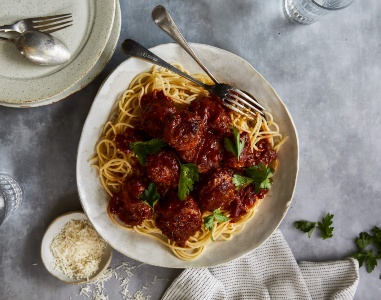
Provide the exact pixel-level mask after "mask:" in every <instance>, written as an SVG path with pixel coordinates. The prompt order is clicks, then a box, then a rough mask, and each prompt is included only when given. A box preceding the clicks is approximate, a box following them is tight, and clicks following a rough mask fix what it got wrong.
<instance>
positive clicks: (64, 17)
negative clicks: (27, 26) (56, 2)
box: [29, 14, 73, 33]
mask: <svg viewBox="0 0 381 300" xmlns="http://www.w3.org/2000/svg"><path fill="white" fill-rule="evenodd" d="M71 17H72V15H71V14H61V15H54V16H46V17H37V18H30V19H29V20H30V21H31V22H32V24H33V27H34V28H35V29H36V30H39V31H43V32H45V33H52V32H55V31H57V30H61V29H64V28H66V27H69V26H71V25H73V23H72V22H73V20H72V19H71Z"/></svg>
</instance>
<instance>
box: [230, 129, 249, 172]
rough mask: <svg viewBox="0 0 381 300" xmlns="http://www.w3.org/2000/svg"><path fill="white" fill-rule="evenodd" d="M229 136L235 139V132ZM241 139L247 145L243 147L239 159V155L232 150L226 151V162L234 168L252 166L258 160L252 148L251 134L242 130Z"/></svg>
mask: <svg viewBox="0 0 381 300" xmlns="http://www.w3.org/2000/svg"><path fill="white" fill-rule="evenodd" d="M229 138H230V140H233V134H231V135H230V136H229ZM240 141H241V142H244V143H245V145H244V147H243V149H242V152H241V155H240V157H239V160H238V158H237V156H235V155H234V154H233V153H231V152H230V151H228V150H226V151H225V157H224V163H225V164H226V165H227V166H228V167H230V168H233V169H239V168H247V167H251V166H252V165H254V164H255V162H256V159H255V156H254V153H253V151H252V150H251V144H250V139H249V134H248V133H247V132H241V134H240Z"/></svg>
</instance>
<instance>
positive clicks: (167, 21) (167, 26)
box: [152, 5, 219, 84]
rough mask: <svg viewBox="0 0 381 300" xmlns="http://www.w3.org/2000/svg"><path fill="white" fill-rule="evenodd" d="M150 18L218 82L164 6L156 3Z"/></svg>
mask: <svg viewBox="0 0 381 300" xmlns="http://www.w3.org/2000/svg"><path fill="white" fill-rule="evenodd" d="M152 20H153V21H154V22H155V24H156V25H157V26H159V28H160V29H161V30H163V31H164V32H165V33H166V34H168V35H169V36H170V37H171V38H172V39H174V40H175V41H176V42H177V43H178V44H179V45H180V46H181V47H182V48H183V49H184V50H185V51H186V52H187V53H188V54H189V55H190V56H191V57H192V58H193V59H194V60H195V61H196V62H197V63H198V64H199V65H200V67H201V68H202V69H203V70H204V71H205V72H206V73H207V74H208V76H209V77H210V78H211V79H212V80H213V81H214V83H216V84H218V83H219V82H218V81H217V79H216V78H214V76H213V75H212V73H210V71H209V70H208V69H207V68H206V67H205V65H204V64H203V63H202V62H201V60H200V59H199V58H198V56H197V55H196V53H194V52H193V50H192V49H191V47H190V46H189V44H188V43H187V41H186V40H185V38H184V36H183V35H182V34H181V32H180V30H179V29H178V28H177V26H176V24H175V22H174V21H173V19H172V18H171V16H170V14H169V13H168V11H167V10H166V9H165V7H164V6H162V5H158V6H156V7H155V8H154V9H153V11H152Z"/></svg>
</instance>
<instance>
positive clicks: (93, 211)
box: [77, 44, 299, 268]
mask: <svg viewBox="0 0 381 300" xmlns="http://www.w3.org/2000/svg"><path fill="white" fill-rule="evenodd" d="M192 47H193V49H194V50H195V52H196V53H197V54H198V55H199V56H200V58H201V60H202V61H207V62H208V67H209V68H210V70H211V71H212V73H213V74H215V76H216V77H217V79H218V80H220V81H221V82H228V83H231V84H232V85H236V86H239V87H241V88H242V89H244V90H247V91H248V92H250V93H253V94H255V96H256V97H257V99H258V100H259V101H260V102H261V103H262V104H263V105H265V107H266V108H267V109H268V110H269V112H271V113H272V114H273V116H274V118H275V120H276V121H277V123H278V124H279V125H280V126H281V129H282V132H285V133H286V134H287V136H288V141H287V142H286V143H285V144H284V145H283V146H282V149H281V151H280V152H279V155H278V157H279V160H280V166H279V168H278V169H277V172H276V174H275V176H274V184H273V187H272V189H271V190H270V192H269V194H268V195H267V196H266V198H265V200H264V201H263V203H262V204H261V205H260V206H259V210H258V212H257V214H256V215H255V217H254V218H253V219H252V220H251V221H250V223H249V224H248V225H247V226H246V228H245V229H244V230H243V232H241V233H240V234H238V235H236V236H235V237H234V239H233V240H232V241H229V242H216V243H212V244H210V245H209V246H208V247H207V248H206V250H205V252H204V253H203V254H202V255H201V256H200V257H199V258H198V259H196V260H193V261H182V260H180V259H178V258H176V257H175V256H174V255H173V254H172V253H171V252H170V250H169V249H168V248H166V247H165V246H163V245H161V244H160V243H159V242H157V241H156V240H154V239H151V238H148V237H145V236H142V235H140V234H137V233H135V232H133V231H126V230H123V229H120V228H119V227H117V226H116V225H115V224H113V223H112V221H111V220H110V219H109V217H108V215H107V204H108V202H109V196H108V194H107V193H106V192H105V190H104V189H103V187H102V185H101V183H100V180H99V175H98V173H97V170H96V169H95V168H92V167H91V166H90V162H89V159H90V158H91V157H93V156H94V153H95V146H96V144H97V142H98V140H99V138H100V136H101V132H102V128H103V124H104V123H105V122H106V121H108V120H109V118H110V117H111V116H112V115H113V114H114V112H115V108H116V104H117V102H118V99H119V97H120V96H121V94H122V93H123V91H124V90H126V89H127V87H128V85H129V83H130V81H131V80H132V79H133V77H134V76H136V75H137V74H138V73H141V72H143V71H146V70H148V69H150V68H151V67H152V65H150V64H149V63H146V62H143V61H140V60H137V59H134V58H130V59H128V60H126V61H124V62H123V63H121V64H120V65H119V67H117V68H116V69H115V70H114V72H113V73H112V74H111V75H110V76H109V77H108V78H107V79H106V80H105V82H104V83H103V85H102V86H101V88H100V90H99V91H98V94H97V95H96V97H95V100H94V102H93V105H92V107H91V109H90V112H89V115H88V117H87V119H86V122H85V125H84V127H83V131H82V136H81V139H80V142H79V148H78V156H77V185H78V191H79V196H80V199H81V203H82V206H83V209H84V211H85V212H86V214H87V215H88V217H89V219H90V220H91V222H92V223H93V225H94V227H95V228H96V230H97V231H98V232H99V234H100V235H101V236H102V237H103V238H104V239H105V240H106V241H107V242H108V243H109V244H110V245H111V246H112V247H113V248H114V249H116V250H117V251H119V252H121V253H122V254H125V255H126V256H128V257H131V258H133V259H136V260H138V261H141V262H143V263H147V264H151V265H156V266H162V267H171V268H187V267H212V266H216V265H220V264H223V263H227V262H229V261H231V260H234V259H237V258H239V257H242V256H243V255H245V254H247V253H248V252H250V251H252V250H253V249H255V248H257V247H259V246H260V245H261V244H262V243H263V242H265V241H266V240H267V239H268V238H269V237H270V235H271V234H272V233H273V232H274V230H276V228H277V227H278V226H279V224H280V223H281V221H282V219H283V218H284V216H285V214H286V213H287V211H288V208H289V206H290V204H291V201H292V197H293V193H294V189H295V184H296V178H297V173H298V164H299V161H298V138H297V133H296V129H295V126H294V122H293V120H292V118H291V116H290V113H289V112H288V110H287V108H286V106H285V105H284V103H283V102H282V101H281V99H280V98H279V96H278V95H277V94H276V92H275V91H274V89H273V88H272V87H271V86H270V84H269V83H268V82H267V81H266V80H265V79H264V78H263V77H262V76H261V75H260V74H259V73H258V72H257V71H256V70H255V69H254V68H253V67H252V66H251V65H250V64H249V63H248V62H246V61H245V60H243V59H242V58H240V57H239V56H237V55H234V54H232V53H230V52H227V51H225V50H222V49H219V48H215V47H212V46H208V45H200V44H192ZM151 51H152V52H154V53H155V54H157V55H158V56H160V57H161V58H163V59H165V60H167V61H169V62H175V61H177V62H181V63H182V64H183V66H184V67H185V68H187V69H188V70H189V71H190V73H199V72H202V71H201V69H200V68H199V67H198V66H197V65H196V63H195V62H194V61H193V60H192V59H191V58H190V57H189V56H188V54H186V53H185V51H184V50H182V49H181V48H180V47H179V46H178V45H175V44H164V45H159V46H156V47H154V48H152V49H151Z"/></svg>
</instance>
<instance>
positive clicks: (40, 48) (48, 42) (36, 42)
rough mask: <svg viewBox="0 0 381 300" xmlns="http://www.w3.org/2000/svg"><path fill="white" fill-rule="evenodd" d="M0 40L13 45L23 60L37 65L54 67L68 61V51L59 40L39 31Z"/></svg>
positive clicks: (26, 32)
mask: <svg viewBox="0 0 381 300" xmlns="http://www.w3.org/2000/svg"><path fill="white" fill-rule="evenodd" d="M0 39H1V40H4V41H9V42H12V43H14V44H15V45H16V48H17V49H18V50H19V51H20V53H21V54H22V55H23V56H24V57H25V58H27V59H29V60H30V61H31V62H33V63H35V64H38V65H43V66H55V65H60V64H63V63H65V62H67V61H68V60H69V59H70V51H69V50H68V49H67V47H66V46H65V45H64V44H63V43H62V42H61V41H60V40H58V39H57V38H55V37H53V36H51V35H49V34H45V33H42V32H40V31H25V32H23V33H21V34H20V35H19V36H17V37H16V38H14V39H11V38H3V37H0Z"/></svg>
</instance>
